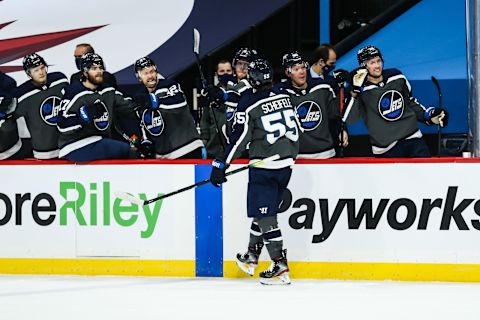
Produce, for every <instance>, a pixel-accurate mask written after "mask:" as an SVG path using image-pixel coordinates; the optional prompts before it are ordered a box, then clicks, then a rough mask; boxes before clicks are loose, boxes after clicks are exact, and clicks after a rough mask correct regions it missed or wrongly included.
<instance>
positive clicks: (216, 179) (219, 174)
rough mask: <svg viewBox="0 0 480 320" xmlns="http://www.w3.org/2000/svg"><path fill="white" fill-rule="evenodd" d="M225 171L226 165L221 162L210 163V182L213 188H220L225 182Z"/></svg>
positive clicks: (216, 160)
mask: <svg viewBox="0 0 480 320" xmlns="http://www.w3.org/2000/svg"><path fill="white" fill-rule="evenodd" d="M226 170H227V165H226V164H225V162H223V161H222V160H218V159H215V160H213V162H212V173H211V174H210V182H211V183H212V184H213V185H214V186H215V187H217V188H218V187H220V185H221V184H222V183H224V182H227V178H225V171H226Z"/></svg>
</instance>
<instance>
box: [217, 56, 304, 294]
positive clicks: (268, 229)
mask: <svg viewBox="0 0 480 320" xmlns="http://www.w3.org/2000/svg"><path fill="white" fill-rule="evenodd" d="M272 78H273V71H272V68H271V66H270V64H269V63H268V62H267V61H266V60H263V59H256V60H254V61H252V62H251V63H250V64H249V66H248V80H249V82H250V84H251V85H252V87H253V92H252V93H251V94H248V95H244V96H242V98H241V99H240V101H239V103H238V107H237V114H238V116H237V117H236V118H235V124H234V128H233V131H232V135H231V137H230V141H229V144H228V145H227V147H226V150H225V155H224V158H223V159H215V160H214V161H213V163H212V173H211V177H210V179H211V182H212V184H213V185H215V186H220V185H221V184H222V183H223V182H225V181H226V179H225V170H226V168H227V167H228V165H229V163H230V162H231V161H232V160H233V159H235V158H236V157H238V155H239V154H240V152H241V151H242V150H244V149H245V148H246V145H247V144H249V145H250V148H249V151H248V153H249V158H250V161H251V162H254V161H257V160H260V159H264V158H267V157H270V156H273V155H275V154H278V155H280V159H279V160H276V161H273V162H271V163H267V164H264V165H262V166H259V167H254V168H251V169H249V182H248V194H247V211H248V212H247V213H248V217H250V218H253V221H254V224H252V230H251V232H250V240H249V245H248V250H247V252H246V253H244V254H238V255H237V264H238V266H239V267H240V268H241V269H242V270H243V271H245V272H247V273H248V274H250V275H253V270H254V268H255V267H256V266H257V262H258V257H259V255H260V252H261V250H262V247H263V244H264V243H265V245H266V247H267V250H268V253H269V255H270V258H271V259H272V265H271V266H270V268H269V269H267V270H265V271H263V272H261V273H260V282H261V283H263V284H289V283H290V278H289V275H288V273H289V269H288V263H287V257H286V250H284V249H283V239H282V233H281V231H280V228H279V226H278V222H277V211H278V206H279V204H280V202H281V200H282V196H283V193H284V191H285V189H286V188H287V185H288V182H289V180H290V176H291V173H292V169H291V166H292V165H293V163H294V161H295V158H296V156H297V153H298V145H299V144H298V140H299V130H300V127H299V125H298V122H297V119H296V117H295V111H294V108H293V106H292V104H291V101H290V98H289V96H288V95H287V94H285V93H281V92H276V91H275V90H273V89H272V80H273V79H272ZM253 228H254V229H253Z"/></svg>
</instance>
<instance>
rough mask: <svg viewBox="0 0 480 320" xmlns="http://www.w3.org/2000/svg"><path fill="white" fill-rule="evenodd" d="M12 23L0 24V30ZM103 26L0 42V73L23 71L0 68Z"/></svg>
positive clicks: (5, 67)
mask: <svg viewBox="0 0 480 320" xmlns="http://www.w3.org/2000/svg"><path fill="white" fill-rule="evenodd" d="M0 1H1V0H0ZM14 22H15V21H9V22H5V23H1V22H0V30H1V29H3V28H5V27H6V26H8V25H9V24H12V23H14ZM105 26H106V25H102V26H95V27H88V28H80V29H72V30H66V31H59V32H50V33H42V34H37V35H31V36H26V37H19V38H11V39H4V40H0V71H3V72H4V73H7V72H15V71H20V70H23V67H22V66H2V64H4V63H7V62H10V61H13V60H16V59H19V58H22V57H24V56H25V55H27V54H30V53H32V52H38V51H42V50H45V49H49V48H51V47H54V46H56V45H59V44H62V43H65V42H67V41H70V40H73V39H76V38H78V37H80V36H83V35H85V34H87V33H90V32H93V31H95V30H98V29H100V28H103V27H105Z"/></svg>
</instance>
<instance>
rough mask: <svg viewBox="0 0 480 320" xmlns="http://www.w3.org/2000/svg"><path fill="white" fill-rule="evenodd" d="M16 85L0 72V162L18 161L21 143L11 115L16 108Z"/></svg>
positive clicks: (15, 123)
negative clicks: (7, 160)
mask: <svg viewBox="0 0 480 320" xmlns="http://www.w3.org/2000/svg"><path fill="white" fill-rule="evenodd" d="M16 87H17V83H16V82H15V80H13V79H12V78H11V77H9V76H7V75H6V74H4V73H3V72H1V71H0V160H6V159H12V160H18V159H21V157H20V149H21V148H22V141H21V140H20V137H19V135H18V129H17V122H16V121H15V118H14V117H13V113H14V111H15V108H16V106H17V100H16V99H15V97H14V90H15V88H16Z"/></svg>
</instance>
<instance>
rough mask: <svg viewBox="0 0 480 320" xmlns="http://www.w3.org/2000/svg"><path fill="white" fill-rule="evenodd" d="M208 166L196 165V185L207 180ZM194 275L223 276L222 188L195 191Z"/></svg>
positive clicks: (197, 189)
mask: <svg viewBox="0 0 480 320" xmlns="http://www.w3.org/2000/svg"><path fill="white" fill-rule="evenodd" d="M210 172H211V165H207V164H197V165H195V182H199V181H202V180H205V179H208V178H209V177H210ZM195 261H196V264H195V273H196V276H197V277H222V276H223V223H222V188H215V187H214V186H213V185H211V184H206V185H203V186H201V187H198V188H196V189H195Z"/></svg>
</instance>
